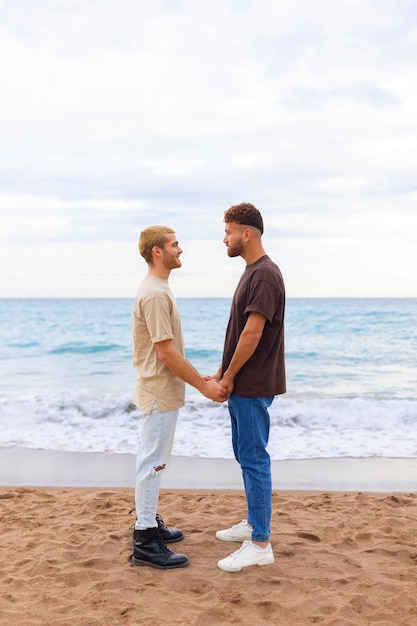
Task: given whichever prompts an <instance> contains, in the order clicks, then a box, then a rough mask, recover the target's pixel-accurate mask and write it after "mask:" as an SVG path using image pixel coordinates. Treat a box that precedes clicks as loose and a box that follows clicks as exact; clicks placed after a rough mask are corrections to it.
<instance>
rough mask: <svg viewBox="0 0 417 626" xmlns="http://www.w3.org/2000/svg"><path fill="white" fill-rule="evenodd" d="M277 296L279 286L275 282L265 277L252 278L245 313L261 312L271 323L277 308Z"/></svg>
mask: <svg viewBox="0 0 417 626" xmlns="http://www.w3.org/2000/svg"><path fill="white" fill-rule="evenodd" d="M277 296H278V293H277V286H276V285H275V284H274V283H273V282H271V281H269V280H268V279H265V278H264V279H259V280H257V279H255V280H252V282H251V285H250V288H249V299H248V304H247V306H246V308H245V315H249V314H250V313H259V314H260V315H263V316H264V317H265V318H266V319H267V321H268V322H269V323H271V322H272V320H273V319H274V317H275V312H276V310H277Z"/></svg>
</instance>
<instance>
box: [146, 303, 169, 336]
mask: <svg viewBox="0 0 417 626" xmlns="http://www.w3.org/2000/svg"><path fill="white" fill-rule="evenodd" d="M142 311H143V318H144V320H145V323H146V326H147V328H148V332H149V336H150V338H151V341H152V343H158V342H159V341H166V340H167V339H173V338H174V335H173V332H172V323H171V311H170V303H169V300H168V299H167V298H165V297H163V296H157V297H152V298H147V299H146V300H145V301H144V302H143V303H142Z"/></svg>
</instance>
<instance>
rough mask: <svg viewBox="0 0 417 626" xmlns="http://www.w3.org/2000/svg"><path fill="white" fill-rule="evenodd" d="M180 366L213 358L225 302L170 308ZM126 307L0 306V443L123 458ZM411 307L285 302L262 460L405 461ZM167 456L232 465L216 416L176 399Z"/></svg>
mask: <svg viewBox="0 0 417 626" xmlns="http://www.w3.org/2000/svg"><path fill="white" fill-rule="evenodd" d="M178 305H179V308H180V311H181V315H182V323H183V331H184V338H185V344H186V351H187V357H188V358H189V360H190V361H191V362H192V363H193V365H194V366H195V367H197V369H198V370H199V371H201V372H202V373H204V374H212V373H214V372H215V371H216V370H217V368H218V366H219V363H220V360H221V353H222V345H223V338H224V332H225V328H226V324H227V318H228V313H229V306H230V300H229V299H221V298H220V299H217V298H210V299H202V298H201V299H192V298H186V299H178ZM131 306H132V300H130V299H97V300H95V299H94V300H88V299H85V300H82V299H51V300H48V299H45V300H43V299H42V300H0V345H1V359H0V374H1V376H0V426H1V429H0V446H14V445H18V446H23V447H35V448H44V449H56V450H60V449H63V450H91V451H93V450H94V451H106V450H108V451H113V452H134V451H135V450H136V446H137V440H138V436H139V422H138V413H137V411H135V410H133V407H132V405H131V404H130V399H131V392H132V389H133V384H134V377H135V372H134V370H133V368H132V365H131V343H130V312H131ZM416 353H417V300H416V299H289V300H288V303H287V311H286V365H287V384H288V392H287V394H285V395H284V396H281V397H279V398H277V399H276V400H275V401H274V404H273V405H272V409H271V426H272V428H271V441H270V452H271V456H272V458H275V459H279V458H312V457H329V456H404V457H415V456H417V438H416V428H417V384H416V383H417V376H416ZM174 453H175V454H180V455H185V456H193V455H198V456H208V457H212V456H213V457H216V456H222V457H226V458H227V457H232V452H231V446H230V429H229V420H228V412H227V407H226V406H225V405H215V404H213V403H211V402H210V401H208V400H206V399H205V398H203V397H202V396H200V395H199V394H198V392H196V391H195V390H194V389H192V388H189V389H188V390H187V404H186V406H185V407H184V409H182V410H181V412H180V418H179V422H178V429H177V436H176V441H175V444H174Z"/></svg>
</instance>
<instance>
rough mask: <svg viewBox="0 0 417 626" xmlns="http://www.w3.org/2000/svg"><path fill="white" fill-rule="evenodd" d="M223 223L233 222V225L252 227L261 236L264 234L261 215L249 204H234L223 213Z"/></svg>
mask: <svg viewBox="0 0 417 626" xmlns="http://www.w3.org/2000/svg"><path fill="white" fill-rule="evenodd" d="M224 221H225V222H226V224H227V223H228V222H234V223H235V224H244V225H245V226H254V227H255V228H257V229H258V230H259V231H260V232H261V235H262V234H263V232H264V222H263V219H262V215H261V214H260V213H259V211H258V209H257V208H256V207H255V206H253V204H250V203H249V202H242V203H241V204H235V205H234V206H231V207H230V209H227V211H225V212H224Z"/></svg>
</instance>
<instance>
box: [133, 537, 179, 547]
mask: <svg viewBox="0 0 417 626" xmlns="http://www.w3.org/2000/svg"><path fill="white" fill-rule="evenodd" d="M183 539H184V535H183V536H182V537H178V539H164V543H178V542H179V541H182V540H183ZM131 543H132V546H134V545H135V542H134V540H133V538H132V540H131Z"/></svg>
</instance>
